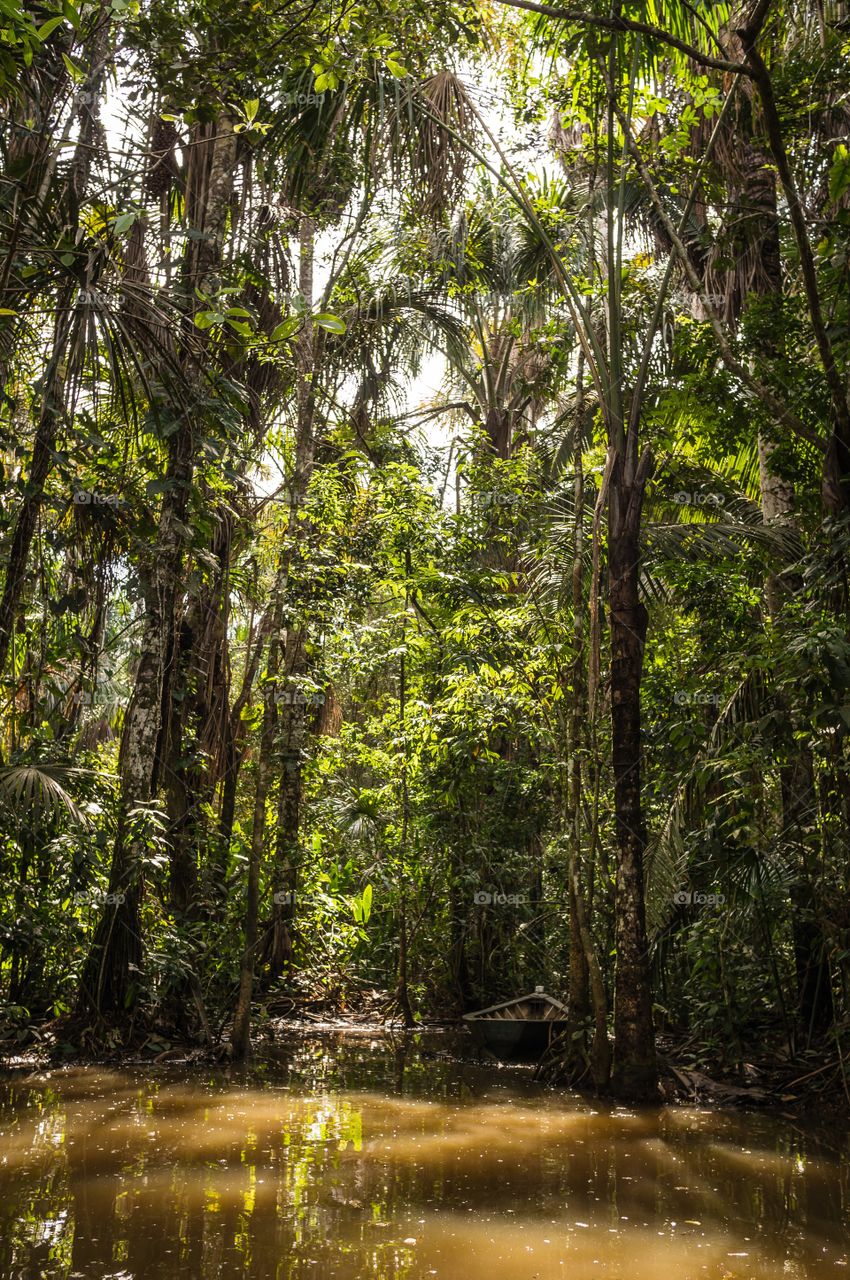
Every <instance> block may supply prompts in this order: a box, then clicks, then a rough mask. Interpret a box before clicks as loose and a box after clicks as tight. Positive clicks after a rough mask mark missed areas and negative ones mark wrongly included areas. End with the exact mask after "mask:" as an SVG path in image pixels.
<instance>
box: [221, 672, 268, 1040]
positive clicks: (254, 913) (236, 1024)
mask: <svg viewBox="0 0 850 1280" xmlns="http://www.w3.org/2000/svg"><path fill="white" fill-rule="evenodd" d="M272 662H274V656H273V655H270V663H272ZM275 728H276V724H275V701H274V684H273V683H272V682H271V681H270V682H269V683H268V684H267V685H266V690H265V694H264V699H263V728H262V734H261V738H260V758H259V761H258V763H257V783H256V789H255V792H254V825H253V828H252V831H251V852H250V854H249V858H248V888H247V899H246V906H245V946H244V949H243V951H242V961H241V964H240V968H239V995H238V997H237V1000H236V1011H235V1013H234V1015H233V1031H232V1033H231V1037H230V1045H231V1051H232V1055H233V1058H234V1060H235V1061H237V1062H244V1061H245V1060H246V1059H247V1058H248V1057H249V1056H250V1053H251V1000H252V998H253V993H254V965H255V960H256V951H257V927H258V922H259V910H260V865H261V862H262V857H263V847H264V843H265V831H266V806H267V803H268V798H269V792H270V790H271V784H272V778H273V776H274V743H275Z"/></svg>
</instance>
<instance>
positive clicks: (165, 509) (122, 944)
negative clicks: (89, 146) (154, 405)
mask: <svg viewBox="0 0 850 1280" xmlns="http://www.w3.org/2000/svg"><path fill="white" fill-rule="evenodd" d="M205 142H206V147H203V146H198V148H197V150H196V151H195V153H194V157H193V159H194V163H195V164H196V165H203V166H204V168H203V169H202V171H201V172H200V173H199V174H197V175H196V178H195V181H194V183H193V192H194V198H193V202H192V207H191V208H190V209H189V211H188V215H187V216H188V217H189V218H190V220H191V221H192V222H194V224H195V227H196V229H197V231H198V233H199V235H200V239H198V240H195V239H191V238H190V240H189V241H188V246H189V247H188V248H187V255H188V258H187V263H186V272H185V276H186V281H187V284H188V288H187V294H188V296H189V297H192V298H193V299H194V301H193V303H192V305H193V306H194V305H196V302H197V300H196V299H195V298H194V291H195V289H196V288H197V290H198V292H199V293H200V294H201V295H207V296H211V295H213V294H214V293H216V292H217V289H218V284H219V281H218V278H217V275H216V272H217V270H218V267H219V265H220V262H221V253H222V247H223V243H224V234H225V228H226V222H227V215H228V212H229V207H230V197H231V193H232V190H233V179H234V173H235V165H236V135H235V134H234V132H233V126H232V124H231V122H230V120H229V119H228V118H227V117H225V116H222V117H221V118H220V119H219V121H218V122H217V124H216V126H215V132H214V133H213V134H212V135H210V134H207V135H206V137H205ZM189 323H191V321H190V320H188V318H187V324H189ZM194 444H195V429H194V419H193V415H192V412H190V411H187V412H185V413H184V414H183V416H182V418H181V420H180V425H179V427H178V429H177V431H175V433H174V434H173V435H172V436H171V437H170V447H169V460H168V467H167V471H166V488H165V493H164V496H163V500H162V507H161V510H160V518H159V525H158V529H157V537H156V542H155V545H154V548H153V555H152V557H151V561H152V562H151V564H150V567H149V569H148V571H147V575H146V576H147V585H146V590H145V622H144V630H143V633H142V641H141V653H140V658H139V664H138V667H137V671H136V680H135V685H134V689H133V696H132V698H131V701H130V706H129V708H128V711H127V715H126V717H125V721H124V730H123V734H122V739H121V753H120V757H119V773H120V778H121V782H120V798H119V819H118V830H117V834H116V839H115V845H114V847H113V853H112V862H111V866H110V875H109V889H110V893H111V894H115V895H117V901H116V902H114V903H113V904H112V905H110V906H107V908H106V910H105V912H104V914H103V916H102V917H101V919H100V921H99V923H98V926H97V929H96V931H95V935H94V939H93V941H92V945H91V949H90V952H89V955H88V958H87V961H86V964H85V966H84V969H83V975H82V979H81V983H80V991H79V995H78V1008H79V1009H80V1011H81V1012H84V1013H91V1012H94V1013H97V1014H101V1015H109V1016H116V1015H120V1014H122V1013H123V1012H124V1011H125V1010H126V1009H127V1008H128V1006H131V1005H132V1004H133V1002H134V999H135V996H136V994H137V979H136V977H135V975H136V974H137V973H139V972H140V971H141V967H142V965H141V962H142V942H141V920H140V906H141V900H142V889H143V856H144V852H145V848H146V844H147V833H146V831H145V829H144V827H145V824H144V823H143V822H140V820H139V811H140V810H143V809H144V808H145V807H146V806H149V805H150V803H151V801H152V799H153V797H154V787H155V779H156V771H157V760H158V747H159V743H160V739H161V731H162V726H163V720H164V717H165V716H167V714H168V710H167V707H168V701H169V700H168V698H167V697H166V696H164V694H165V686H166V675H167V669H168V664H169V662H171V661H173V654H174V641H175V630H176V620H177V613H178V602H179V592H180V578H181V569H182V564H183V554H184V543H185V529H186V516H187V510H188V503H189V494H190V489H191V484H192V476H193V470H194ZM164 703H165V710H164V705H163V704H164Z"/></svg>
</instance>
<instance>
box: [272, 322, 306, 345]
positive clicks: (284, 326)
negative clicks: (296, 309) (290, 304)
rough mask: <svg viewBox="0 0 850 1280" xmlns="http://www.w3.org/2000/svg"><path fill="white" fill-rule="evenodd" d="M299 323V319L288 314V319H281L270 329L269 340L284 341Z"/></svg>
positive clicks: (295, 329)
mask: <svg viewBox="0 0 850 1280" xmlns="http://www.w3.org/2000/svg"><path fill="white" fill-rule="evenodd" d="M300 324H301V321H300V320H299V319H297V317H295V316H290V317H289V319H288V320H282V321H281V322H280V324H279V325H277V326H276V327H275V328H274V329H272V331H271V334H270V335H269V341H270V342H284V341H285V340H286V339H287V338H291V337H292V335H293V333H295V332H296V331H297V329H298V326H299V325H300Z"/></svg>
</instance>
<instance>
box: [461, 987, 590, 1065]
mask: <svg viewBox="0 0 850 1280" xmlns="http://www.w3.org/2000/svg"><path fill="white" fill-rule="evenodd" d="M567 1012H568V1011H567V1007H566V1005H563V1004H562V1003H561V1001H560V1000H556V999H555V997H554V996H550V995H547V993H546V992H545V991H544V990H543V988H542V987H536V988H535V989H534V991H533V992H532V993H531V994H530V995H525V996H514V998H513V999H512V1000H503V1001H502V1002H501V1004H492V1005H490V1006H489V1007H488V1008H486V1009H478V1010H477V1011H476V1012H475V1013H465V1014H464V1015H463V1020H464V1022H465V1023H466V1025H467V1027H468V1028H469V1031H470V1033H471V1035H472V1038H473V1039H474V1040H475V1043H476V1044H477V1045H479V1046H480V1048H482V1049H489V1051H490V1052H491V1053H492V1054H495V1056H496V1057H497V1058H501V1059H502V1060H503V1061H506V1062H507V1061H511V1060H520V1059H525V1060H532V1061H533V1060H535V1059H537V1058H539V1057H541V1055H542V1054H543V1053H544V1052H545V1051H546V1049H547V1048H548V1047H549V1044H550V1043H551V1041H552V1039H553V1038H554V1037H555V1036H557V1035H559V1034H560V1033H561V1032H562V1031H565V1030H566V1028H567Z"/></svg>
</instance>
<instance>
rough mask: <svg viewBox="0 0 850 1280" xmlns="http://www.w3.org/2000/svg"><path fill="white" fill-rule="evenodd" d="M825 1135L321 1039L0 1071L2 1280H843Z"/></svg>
mask: <svg viewBox="0 0 850 1280" xmlns="http://www.w3.org/2000/svg"><path fill="white" fill-rule="evenodd" d="M848 1211H850V1144H848V1135H847V1133H846V1131H844V1130H842V1128H841V1127H839V1126H836V1125H831V1126H825V1127H820V1126H818V1125H817V1124H815V1125H803V1124H801V1123H799V1122H795V1123H791V1122H789V1121H787V1120H785V1119H783V1118H781V1117H776V1116H768V1115H762V1114H757V1113H752V1112H750V1113H743V1112H741V1113H736V1112H719V1111H711V1110H700V1109H681V1108H655V1109H652V1110H648V1111H633V1110H629V1109H626V1108H622V1107H616V1106H613V1105H604V1104H600V1103H595V1102H591V1101H588V1100H587V1099H583V1098H580V1097H578V1096H576V1095H572V1094H568V1093H563V1092H554V1091H551V1090H546V1089H544V1088H542V1087H540V1086H538V1085H535V1084H534V1082H533V1081H532V1080H531V1078H530V1075H529V1073H528V1072H527V1071H522V1070H519V1069H499V1068H497V1067H494V1066H485V1065H482V1064H480V1063H476V1062H475V1061H472V1060H466V1059H463V1058H458V1056H457V1054H456V1053H455V1052H453V1051H451V1050H450V1048H449V1047H448V1046H447V1044H446V1043H444V1042H441V1041H440V1040H439V1038H436V1039H433V1038H432V1039H431V1040H428V1039H427V1038H424V1039H420V1040H419V1041H416V1042H412V1043H410V1044H408V1045H407V1046H406V1047H404V1046H401V1045H395V1046H394V1045H393V1044H392V1043H391V1042H388V1041H387V1040H386V1039H385V1038H384V1037H381V1036H375V1037H374V1038H372V1039H369V1038H367V1039H363V1038H362V1037H357V1038H352V1037H344V1036H330V1037H327V1036H326V1037H324V1038H321V1037H320V1038H316V1039H311V1040H309V1041H306V1040H299V1041H298V1042H297V1043H293V1044H291V1045H289V1046H288V1047H287V1046H283V1047H279V1048H277V1049H275V1050H271V1051H269V1052H268V1053H267V1054H266V1055H265V1056H264V1058H263V1060H262V1061H261V1062H259V1063H258V1064H256V1065H255V1066H254V1067H253V1068H252V1069H251V1071H250V1072H248V1073H243V1074H239V1073H237V1072H235V1071H227V1070H223V1069H222V1070H212V1069H199V1068H195V1069H193V1070H191V1071H189V1070H180V1069H179V1068H168V1069H165V1068H160V1069H151V1068H144V1069H142V1068H140V1069H138V1070H126V1071H114V1072H113V1071H107V1070H103V1069H98V1068H68V1069H62V1070H56V1071H49V1072H43V1073H37V1074H34V1075H31V1076H29V1077H27V1078H22V1077H20V1076H6V1077H4V1078H2V1080H0V1276H2V1277H3V1280H6V1278H7V1277H15V1278H17V1277H21V1278H24V1277H26V1280H29V1278H30V1277H60V1276H61V1277H77V1276H81V1277H86V1280H89V1278H92V1280H94V1278H97V1277H111V1278H112V1280H136V1278H138V1280H141V1278H142V1277H144V1278H145V1280H147V1277H170V1276H186V1277H189V1276H192V1277H204V1278H207V1277H231V1276H232V1277H236V1276H239V1277H242V1276H245V1277H248V1276H250V1277H257V1278H262V1280H266V1278H274V1280H278V1278H284V1277H286V1278H289V1277H292V1278H297V1280H301V1278H306V1277H310V1278H311V1280H312V1278H316V1280H337V1278H340V1280H342V1278H343V1277H344V1278H345V1280H360V1278H363V1280H366V1278H367V1277H368V1278H370V1280H372V1278H374V1280H396V1278H398V1280H401V1278H402V1277H404V1278H405V1280H420V1277H426V1276H437V1277H440V1278H441V1280H555V1278H557V1280H561V1278H562V1277H564V1278H569V1280H592V1278H595V1277H605V1278H606V1280H615V1278H616V1280H743V1278H744V1277H746V1278H747V1280H781V1278H783V1277H784V1278H795V1280H803V1278H804V1277H805V1278H806V1280H822V1278H824V1277H841V1276H847V1277H848V1280H850V1227H848V1220H849V1218H850V1214H849V1213H848Z"/></svg>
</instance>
